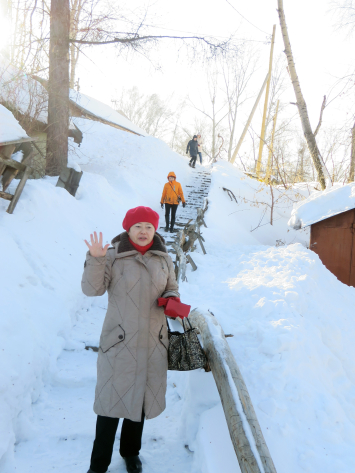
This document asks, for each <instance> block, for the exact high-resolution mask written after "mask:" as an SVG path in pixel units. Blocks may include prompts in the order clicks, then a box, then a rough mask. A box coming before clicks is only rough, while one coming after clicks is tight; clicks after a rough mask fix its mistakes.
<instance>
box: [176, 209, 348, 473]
mask: <svg viewBox="0 0 355 473" xmlns="http://www.w3.org/2000/svg"><path fill="white" fill-rule="evenodd" d="M212 219H213V216H212V215H210V216H209V222H210V225H211V221H212ZM222 232H223V230H222V229H221V234H222ZM203 233H204V237H205V239H206V245H205V246H206V249H207V252H208V253H207V255H205V256H203V255H201V254H198V253H194V255H193V258H194V261H195V263H196V264H197V266H198V270H197V271H195V272H191V273H190V272H188V274H187V278H188V283H183V284H182V285H181V292H182V300H183V301H184V302H187V303H189V304H191V305H192V307H199V308H200V309H202V310H207V309H209V310H210V311H212V312H213V313H214V315H215V316H216V317H217V319H218V321H219V322H220V323H221V325H222V327H223V330H224V332H225V333H231V334H233V335H234V337H232V338H228V339H227V340H228V343H229V345H230V347H231V350H232V352H233V354H234V356H235V358H236V361H237V363H238V365H239V368H240V370H241V372H242V375H243V377H244V380H245V382H246V385H247V387H248V390H249V393H250V396H251V400H252V402H253V405H254V408H255V410H256V414H257V417H258V419H259V422H260V425H261V429H262V431H263V434H264V437H265V440H266V443H267V445H268V447H269V450H270V453H271V456H272V458H273V460H274V463H275V466H276V470H277V471H278V472H279V473H286V472H287V473H299V472H300V471H310V472H314V471H322V472H323V473H333V472H334V471H337V472H338V473H339V472H341V473H348V472H349V471H355V456H354V442H355V406H354V403H353V399H354V393H355V367H354V364H353V359H354V357H355V346H354V343H353V339H354V337H355V326H354V324H353V316H352V314H353V305H354V300H355V289H354V288H352V287H348V286H346V285H344V284H342V283H340V282H339V281H338V280H337V279H336V277H335V276H334V275H333V274H332V273H330V272H329V271H328V270H327V269H326V268H325V267H324V266H323V264H322V263H321V261H320V260H319V258H318V256H317V255H316V254H315V253H313V252H312V251H310V250H307V249H305V248H304V247H303V246H302V245H300V244H293V245H289V246H287V247H282V248H275V247H265V246H261V245H259V246H240V245H239V246H238V245H233V244H221V239H215V237H216V231H215V230H214V229H212V228H211V229H210V227H209V228H208V229H205V230H204V232H203ZM212 234H213V236H214V238H211V235H212ZM190 379H192V377H190ZM208 390H209V378H208V374H206V375H205V380H202V379H199V390H198V391H197V392H196V396H197V397H199V398H200V399H201V401H200V402H202V403H203V402H204V398H205V397H206V394H207V393H208ZM199 393H201V394H199ZM186 402H188V397H186ZM195 402H197V401H195ZM206 404H207V405H205V409H204V411H205V412H206V415H207V416H209V415H210V414H209V412H210V411H209V410H210V409H212V407H213V403H212V402H207V403H206ZM192 408H193V406H192ZM196 421H199V426H198V427H197V428H198V432H199V434H198V436H197V438H196V441H195V443H194V444H193V445H192V449H193V450H194V452H195V455H197V456H198V457H199V458H200V457H201V455H203V454H204V453H203V452H205V451H206V450H207V449H208V448H209V445H208V441H209V442H211V448H212V449H213V448H214V445H216V442H217V441H219V442H220V443H223V442H224V443H225V444H227V443H228V442H230V439H229V436H228V435H227V434H226V433H223V430H221V431H217V430H215V431H213V429H212V428H211V427H210V428H209V431H208V432H206V428H207V427H206V428H205V425H206V419H205V417H204V413H199V417H198V418H197V419H196ZM220 422H222V421H220ZM202 427H203V428H204V430H203V431H202V430H201V429H202ZM195 428H196V427H195ZM216 428H217V426H216ZM188 430H189V429H188V425H187V426H186V432H188ZM186 436H188V434H186ZM207 436H208V437H209V438H206V437H207ZM222 436H223V438H222ZM223 439H224V440H223ZM206 443H207V445H206ZM210 455H212V453H211V454H210ZM215 455H216V456H218V458H219V459H220V464H221V471H223V468H222V465H223V452H219V451H218V450H215ZM216 461H217V460H216ZM214 465H215V463H214V462H212V463H211V467H209V465H204V467H203V468H202V467H201V472H203V473H214V472H215V471H216V470H214V469H213V466H214ZM199 471H200V470H198V469H196V470H195V471H194V473H196V472H199ZM236 471H238V470H236Z"/></svg>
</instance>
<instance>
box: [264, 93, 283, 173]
mask: <svg viewBox="0 0 355 473" xmlns="http://www.w3.org/2000/svg"><path fill="white" fill-rule="evenodd" d="M279 104H280V100H278V101H277V105H276V111H275V115H274V123H273V126H272V133H271V141H270V146H269V157H268V160H267V168H266V176H265V182H269V178H270V175H271V171H272V158H273V155H274V137H275V130H276V120H277V113H278V111H279Z"/></svg>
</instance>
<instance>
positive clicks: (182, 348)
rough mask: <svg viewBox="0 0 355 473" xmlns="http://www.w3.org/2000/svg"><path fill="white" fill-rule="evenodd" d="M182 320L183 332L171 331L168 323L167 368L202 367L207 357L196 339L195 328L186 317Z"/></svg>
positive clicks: (193, 368)
mask: <svg viewBox="0 0 355 473" xmlns="http://www.w3.org/2000/svg"><path fill="white" fill-rule="evenodd" d="M186 320H187V324H188V325H187V326H186V325H185V319H183V321H182V325H183V327H184V332H183V333H181V332H171V331H170V328H169V324H168V337H169V348H168V370H175V371H190V370H196V369H198V368H204V367H205V366H206V364H207V358H206V355H205V352H204V351H203V348H202V346H201V344H200V341H199V339H198V336H197V333H196V329H195V328H192V326H191V323H190V321H189V319H188V318H186ZM186 327H187V328H186Z"/></svg>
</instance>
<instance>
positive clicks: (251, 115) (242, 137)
mask: <svg viewBox="0 0 355 473" xmlns="http://www.w3.org/2000/svg"><path fill="white" fill-rule="evenodd" d="M268 78H269V73H267V74H266V77H265V80H264V83H263V85H262V87H261V89H260V92H259V95H258V96H257V98H256V100H255V103H254V107H253V109H252V111H251V112H250V115H249V118H248V120H247V122H246V124H245V127H244V130H243V133H242V134H241V136H240V138H239V141H238V144H237V146H236V148H235V150H234V153H233V156H232V158H231V161H230V162H231V163H232V164H233V163H234V161H235V158H236V157H237V154H238V151H239V149H240V147H241V146H242V143H243V140H244V138H245V135H246V134H247V131H248V128H249V125H250V123H251V121H252V119H253V116H254V113H255V110H256V107H257V106H258V103H259V102H260V99H261V96H262V95H263V92H264V89H265V87H266V84H267V80H268Z"/></svg>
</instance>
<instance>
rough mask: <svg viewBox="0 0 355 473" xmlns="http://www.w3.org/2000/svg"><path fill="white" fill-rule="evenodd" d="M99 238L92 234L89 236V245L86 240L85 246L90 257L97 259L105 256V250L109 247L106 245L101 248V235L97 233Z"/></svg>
mask: <svg viewBox="0 0 355 473" xmlns="http://www.w3.org/2000/svg"><path fill="white" fill-rule="evenodd" d="M99 235H100V237H99V238H97V233H96V232H94V234H91V235H90V240H91V245H90V243H88V242H87V241H86V240H84V241H85V243H86V246H87V247H88V248H89V251H90V255H91V256H94V257H95V258H99V257H100V256H105V255H106V252H107V248H108V247H109V246H110V244H109V243H108V244H107V245H105V246H104V247H102V233H101V232H100V233H99Z"/></svg>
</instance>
